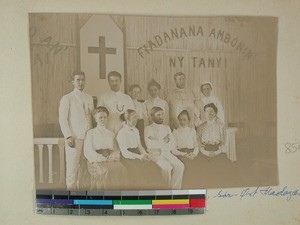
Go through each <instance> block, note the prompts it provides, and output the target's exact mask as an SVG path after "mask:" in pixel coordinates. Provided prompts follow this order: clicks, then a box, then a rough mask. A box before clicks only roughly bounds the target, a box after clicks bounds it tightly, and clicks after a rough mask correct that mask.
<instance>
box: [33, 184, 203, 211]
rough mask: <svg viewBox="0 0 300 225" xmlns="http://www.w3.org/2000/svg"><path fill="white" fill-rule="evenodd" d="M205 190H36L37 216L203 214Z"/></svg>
mask: <svg viewBox="0 0 300 225" xmlns="http://www.w3.org/2000/svg"><path fill="white" fill-rule="evenodd" d="M205 196H206V190H205V189H197V190H159V191H48V190H37V191H36V201H35V202H36V213H37V214H48V215H49V214H50V215H95V216H134V215H135V216H142V215H188V214H203V213H204V209H205Z"/></svg>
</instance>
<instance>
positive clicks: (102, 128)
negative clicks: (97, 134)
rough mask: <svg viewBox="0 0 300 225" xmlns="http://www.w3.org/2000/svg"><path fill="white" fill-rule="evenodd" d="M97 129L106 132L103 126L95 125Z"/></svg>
mask: <svg viewBox="0 0 300 225" xmlns="http://www.w3.org/2000/svg"><path fill="white" fill-rule="evenodd" d="M97 129H98V130H100V131H103V130H106V127H105V126H101V125H97Z"/></svg>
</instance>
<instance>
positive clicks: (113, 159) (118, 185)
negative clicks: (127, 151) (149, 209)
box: [84, 106, 128, 190]
mask: <svg viewBox="0 0 300 225" xmlns="http://www.w3.org/2000/svg"><path fill="white" fill-rule="evenodd" d="M108 116H109V112H108V110H107V109H106V108H105V107H103V106H99V107H97V108H96V109H95V112H94V118H95V121H96V122H97V127H95V128H93V129H91V130H89V131H88V132H87V134H86V138H85V140H84V156H85V157H86V158H87V160H88V162H87V167H88V171H89V173H90V175H91V189H97V190H99V189H122V188H124V186H126V185H127V179H128V175H127V170H126V167H124V166H123V165H122V163H121V162H120V151H119V150H118V148H117V146H116V142H115V135H114V133H113V132H112V131H110V130H108V129H107V128H106V127H105V126H106V124H107V120H108Z"/></svg>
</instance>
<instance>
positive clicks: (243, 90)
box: [29, 13, 278, 190]
mask: <svg viewBox="0 0 300 225" xmlns="http://www.w3.org/2000/svg"><path fill="white" fill-rule="evenodd" d="M277 35H278V19H277V18H275V17H258V16H257V17H254V16H253V17H250V16H164V15H160V16H147V15H143V16H142V15H104V14H88V13H30V14H29V36H30V59H31V84H32V109H33V132H34V147H33V151H34V157H35V158H34V162H35V167H34V168H35V184H36V189H50V190H51V189H66V190H158V189H169V190H170V189H172V190H173V189H199V188H233V187H257V186H274V185H278V161H277V99H276V94H277V91H276V63H277Z"/></svg>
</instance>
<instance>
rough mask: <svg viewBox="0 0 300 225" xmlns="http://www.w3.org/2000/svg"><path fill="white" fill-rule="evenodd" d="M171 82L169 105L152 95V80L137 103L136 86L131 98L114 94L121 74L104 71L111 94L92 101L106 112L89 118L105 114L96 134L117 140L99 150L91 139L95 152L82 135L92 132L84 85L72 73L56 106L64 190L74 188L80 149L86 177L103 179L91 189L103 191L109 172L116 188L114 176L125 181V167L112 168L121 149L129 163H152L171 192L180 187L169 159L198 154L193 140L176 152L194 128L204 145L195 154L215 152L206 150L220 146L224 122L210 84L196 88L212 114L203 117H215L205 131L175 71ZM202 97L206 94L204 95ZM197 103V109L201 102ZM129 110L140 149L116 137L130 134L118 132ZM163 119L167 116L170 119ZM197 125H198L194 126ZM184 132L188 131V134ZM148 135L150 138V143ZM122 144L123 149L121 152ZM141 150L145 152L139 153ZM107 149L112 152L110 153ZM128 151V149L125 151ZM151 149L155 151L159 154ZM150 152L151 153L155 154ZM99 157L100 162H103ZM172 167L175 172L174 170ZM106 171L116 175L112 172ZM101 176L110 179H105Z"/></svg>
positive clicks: (156, 86) (81, 75)
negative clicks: (69, 85) (63, 153)
mask: <svg viewBox="0 0 300 225" xmlns="http://www.w3.org/2000/svg"><path fill="white" fill-rule="evenodd" d="M174 80H175V83H176V89H175V90H174V91H173V92H172V93H170V96H171V97H170V98H169V104H168V103H167V102H166V101H165V100H163V99H160V98H159V94H158V92H159V90H160V85H159V84H158V83H157V82H155V81H154V80H152V81H151V82H150V83H149V85H148V91H149V93H150V96H151V98H150V99H149V100H147V101H145V102H144V103H141V102H138V101H137V98H138V93H139V92H140V91H141V89H140V87H139V86H138V85H133V86H131V88H130V93H131V96H132V98H131V97H130V96H128V95H126V94H124V93H122V92H121V91H120V85H121V75H120V74H119V73H118V72H115V71H113V72H110V73H109V74H108V81H109V85H110V88H111V91H108V92H106V93H104V94H103V95H102V96H101V97H100V98H99V101H98V105H99V106H102V110H103V109H105V110H106V111H107V112H102V113H99V112H98V113H96V114H95V120H96V121H97V116H98V114H107V115H106V117H107V118H106V122H105V126H103V125H102V130H103V129H104V128H105V130H106V131H110V132H108V133H110V134H111V136H112V134H113V135H116V134H118V135H117V140H118V143H119V145H117V146H116V141H112V142H111V143H110V146H109V148H108V146H102V144H103V143H108V142H106V141H103V140H102V139H103V138H102V139H101V138H99V137H98V139H95V140H102V141H100V142H99V141H96V142H97V143H101V146H98V147H101V148H96V147H95V143H94V144H93V145H91V143H92V142H93V141H91V140H90V137H91V135H87V136H86V133H87V131H88V130H90V129H91V128H92V113H93V111H94V104H93V99H92V97H91V96H89V95H88V94H86V93H85V92H84V91H83V89H84V86H85V75H84V73H83V72H74V73H73V74H72V82H73V85H74V90H73V91H72V92H71V93H69V94H67V95H65V96H63V97H62V99H61V102H60V107H59V122H60V126H61V130H62V132H63V135H64V137H65V139H66V184H67V188H68V189H74V188H76V187H77V185H78V169H79V162H80V157H81V155H82V150H83V146H85V147H84V148H85V149H87V150H85V156H86V158H87V159H88V162H89V164H88V165H89V167H88V169H89V172H90V174H94V175H95V174H96V175H97V173H98V175H100V174H101V176H102V177H107V179H94V180H93V183H94V184H93V185H96V186H97V187H103V185H104V186H105V183H110V182H108V181H107V180H109V179H114V178H113V176H111V175H112V174H117V177H115V179H118V183H119V184H122V185H124V183H125V180H123V181H120V178H125V177H126V176H125V175H124V173H125V171H126V169H124V168H122V166H121V165H118V164H120V163H117V162H119V161H120V150H121V153H122V155H123V156H124V157H125V158H128V159H130V158H131V157H132V156H133V155H134V154H135V156H137V155H139V156H138V157H137V158H140V159H142V160H144V159H146V160H151V161H153V162H155V163H156V164H157V165H158V166H159V167H160V168H161V169H162V175H163V177H164V178H165V180H167V183H168V185H169V187H170V188H177V189H178V188H180V187H181V183H182V176H183V170H184V165H183V164H182V162H181V161H180V160H178V158H177V157H176V156H174V154H175V155H176V154H177V155H182V156H183V155H185V156H186V157H187V158H190V159H193V158H194V157H195V156H196V155H197V154H198V151H199V150H198V145H197V146H196V144H194V143H198V142H195V141H194V140H192V142H193V144H194V146H191V147H193V148H188V147H183V148H181V147H182V146H184V144H183V143H184V142H186V141H187V140H188V139H189V138H191V137H192V139H193V138H194V137H195V136H196V135H195V130H194V126H197V127H198V128H199V130H200V133H201V134H200V135H199V136H198V137H203V138H202V139H203V140H204V141H200V146H201V145H203V144H204V147H203V146H202V148H200V151H201V152H202V153H204V154H205V155H207V156H212V155H214V154H216V153H212V151H211V149H210V148H211V146H219V145H220V144H222V142H224V126H223V123H222V121H224V112H223V108H222V106H221V104H220V102H219V101H218V99H217V98H216V97H213V96H210V92H211V88H212V86H211V84H210V83H206V84H204V85H202V86H201V91H202V93H203V94H204V96H205V97H204V98H203V102H205V101H206V103H207V102H208V103H212V104H211V107H207V108H208V109H211V110H210V111H211V112H212V113H207V115H208V117H209V115H210V114H215V115H213V116H212V117H213V118H217V117H216V114H217V112H218V111H219V113H218V116H219V118H220V119H217V120H216V119H215V120H216V121H217V123H215V125H214V124H213V125H214V126H210V128H209V129H207V127H206V126H203V125H207V124H208V121H206V122H205V123H202V124H201V119H203V116H201V115H203V114H201V111H200V110H197V109H201V108H199V104H198V108H197V102H195V98H193V95H192V94H191V92H190V91H188V90H186V89H185V75H184V74H183V73H177V74H175V75H174ZM207 89H208V90H207ZM207 93H208V94H209V95H207ZM200 105H202V106H203V104H200ZM206 105H207V104H206ZM169 108H170V110H169ZM100 109H101V107H100ZM175 109H176V110H175ZM97 110H99V108H97ZM97 110H96V112H97ZM130 110H132V111H130ZM153 110H156V111H157V110H158V111H157V112H156V113H153ZM203 111H204V110H203ZM220 111H221V113H220ZM133 112H134V113H135V114H136V116H135V117H136V118H137V121H136V122H137V123H139V124H135V126H137V127H138V128H139V130H140V132H139V131H138V132H136V130H135V133H138V136H139V137H142V138H139V139H138V141H140V140H141V143H140V146H139V145H138V146H139V147H138V146H136V144H137V139H136V138H135V139H136V140H135V141H133V140H134V138H133V136H132V138H125V139H124V138H123V142H122V138H121V137H122V135H120V134H122V133H124V134H125V135H128V134H129V135H130V129H127V132H124V131H123V130H124V129H125V130H126V128H128V127H129V125H128V124H129V118H131V116H130V115H131V114H132V113H133ZM121 114H123V115H124V116H125V117H124V120H126V123H125V125H124V126H123V128H122V125H123V122H122V120H121V119H120V115H121ZM155 114H158V115H155ZM156 117H159V118H156ZM185 117H187V118H185ZM168 118H170V120H169V119H168ZM182 118H183V119H182ZM200 118H201V119H200ZM179 120H186V121H187V123H186V125H185V126H186V127H183V125H182V123H179ZM155 121H156V122H155ZM169 121H170V122H171V128H173V129H174V131H173V134H174V135H173V134H172V133H171V129H170V127H169V126H168V124H169ZM97 124H98V121H97ZM149 124H151V125H149ZM179 124H180V127H179ZM199 124H201V125H200V126H199ZM147 125H149V126H147ZM156 125H159V126H156ZM135 126H133V127H135ZM144 126H146V128H145V134H143V132H144V129H143V128H144ZM99 127H100V128H101V125H99V124H98V125H97V127H96V128H94V129H92V130H90V131H89V132H88V134H89V133H97V132H98V131H99ZM151 127H152V134H153V136H152V135H149V132H150V131H149V129H150V130H151ZM158 127H159V129H158ZM212 127H215V128H216V129H213V130H212ZM121 128H122V129H121ZM177 128H178V129H177ZM181 128H185V129H181ZM203 128H205V129H203ZM120 129H121V130H120ZM157 129H158V130H157ZM100 130H101V129H100ZM216 130H218V132H216ZM96 131H97V132H96ZM119 131H120V132H119ZM203 131H206V132H203ZM118 132H119V133H118ZM189 132H192V133H191V134H189ZM98 133H99V132H98ZM140 133H141V134H140ZM150 133H151V132H150ZM157 135H158V137H157ZM184 135H186V137H188V138H185V137H184ZM92 136H93V135H92ZM123 136H124V135H123ZM144 137H145V138H144ZM154 137H156V139H155V138H154ZM174 137H176V138H177V141H175V140H174ZM152 138H154V139H152ZM84 140H85V141H84ZM88 140H89V141H88ZM105 140H109V138H105ZM113 140H114V139H113ZM180 140H181V141H180ZM205 140H206V141H205ZM130 141H131V142H130ZM122 143H123V144H122ZM124 143H125V144H126V145H125V144H124ZM128 143H129V145H128ZM133 143H134V144H133ZM201 143H202V144H201ZM153 144H154V147H153V146H152V145H153ZM164 144H165V145H166V146H169V149H168V150H166V151H162V149H165V148H166V147H163V145H164ZM127 145H128V146H127ZM158 145H159V146H158ZM210 145H211V146H210ZM88 146H93V148H89V147H88ZM122 146H127V147H126V148H122ZM170 146H173V147H170ZM174 146H175V147H174ZM207 146H208V147H207ZM145 147H146V148H147V151H146V150H145ZM206 147H207V148H206ZM213 148H214V147H213ZM91 149H93V150H91ZM107 149H110V150H114V151H112V152H110V151H108V150H107ZM118 149H120V150H118ZM128 149H129V150H131V151H128ZM153 149H160V151H159V152H160V153H158V152H157V151H156V150H153ZM177 149H185V150H184V152H180V151H178V150H177ZM187 149H193V151H192V152H191V151H189V152H187ZM104 150H105V151H104ZM136 150H138V152H139V153H140V154H136V153H134V151H136ZM218 150H220V149H218ZM97 151H99V152H97ZM102 151H103V152H102ZM153 151H154V152H155V154H154V152H153ZM91 152H92V153H91ZM100 152H101V153H100ZM163 152H168V154H167V155H166V154H162V153H163ZM215 152H216V151H215ZM90 153H91V154H90ZM108 153H109V154H108ZM105 155H106V156H105ZM158 156H159V157H158ZM103 157H104V158H105V160H104V158H103ZM99 160H100V161H101V160H102V161H101V162H102V163H101V164H99V162H97V161H99ZM103 160H104V161H103ZM110 162H114V163H110ZM103 163H106V164H113V165H114V166H113V168H114V169H112V168H110V169H108V168H107V166H106V169H105V166H104V165H105V164H103ZM92 165H93V166H92ZM128 167H130V166H128ZM175 167H176V168H179V169H175ZM120 168H122V169H120ZM95 171H96V172H95ZM101 171H102V172H101ZM112 171H118V172H114V173H112ZM93 172H94V173H93ZM122 173H123V175H122ZM107 174H110V175H109V176H108V175H107ZM92 177H93V176H92ZM109 177H110V178H109ZM104 181H106V182H104ZM112 183H116V182H112ZM116 185H117V184H116ZM120 188H121V187H120Z"/></svg>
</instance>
